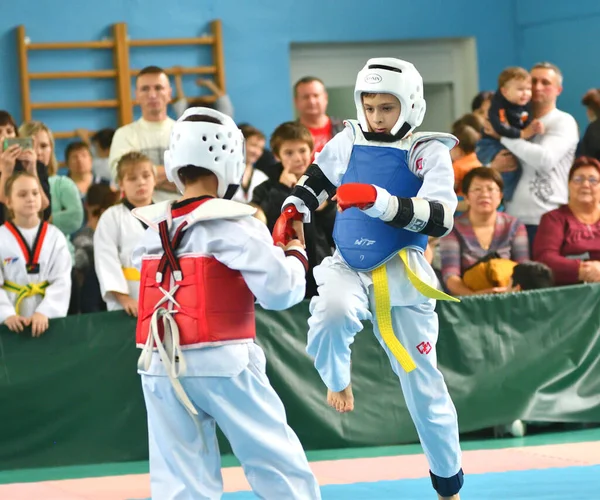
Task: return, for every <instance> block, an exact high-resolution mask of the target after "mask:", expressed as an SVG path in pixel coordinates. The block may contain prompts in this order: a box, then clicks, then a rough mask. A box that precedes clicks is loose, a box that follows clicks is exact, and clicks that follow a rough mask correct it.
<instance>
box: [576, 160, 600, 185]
mask: <svg viewBox="0 0 600 500" xmlns="http://www.w3.org/2000/svg"><path fill="white" fill-rule="evenodd" d="M583 167H592V168H595V169H596V170H597V171H598V173H599V174H600V161H598V160H596V158H592V157H591V156H580V157H579V158H575V161H574V162H573V165H572V166H571V170H569V181H571V179H572V178H573V176H574V175H575V172H576V171H577V170H579V169H580V168H583Z"/></svg>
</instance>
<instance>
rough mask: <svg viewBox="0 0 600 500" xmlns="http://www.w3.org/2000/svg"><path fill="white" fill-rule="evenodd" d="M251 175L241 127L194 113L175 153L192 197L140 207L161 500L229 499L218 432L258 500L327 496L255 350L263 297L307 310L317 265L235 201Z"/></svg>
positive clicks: (143, 334) (266, 302)
mask: <svg viewBox="0 0 600 500" xmlns="http://www.w3.org/2000/svg"><path fill="white" fill-rule="evenodd" d="M244 168H245V158H244V138H243V136H242V133H241V132H240V131H239V130H238V128H237V126H236V125H235V123H234V122H233V120H232V119H231V118H229V117H227V116H226V115H224V114H222V113H219V112H218V111H213V110H210V109H207V108H192V109H189V110H187V111H186V112H185V113H184V114H183V115H182V116H181V118H179V120H178V121H177V122H176V123H175V125H174V126H173V131H172V135H171V140H170V145H169V149H168V151H167V152H166V153H165V170H166V173H167V176H168V178H169V180H170V181H172V182H174V183H175V184H176V186H177V187H178V189H179V190H180V191H181V193H182V194H183V197H182V198H181V199H180V200H179V201H177V202H175V203H173V202H171V201H166V202H163V203H159V204H155V205H150V206H147V207H143V208H137V209H135V210H134V211H133V213H134V215H135V216H136V217H137V218H139V219H140V220H141V221H143V222H144V223H145V224H147V225H148V226H149V227H148V230H147V231H146V233H145V235H144V237H143V240H142V241H141V243H140V244H139V245H138V246H137V248H136V249H135V250H134V256H133V262H134V265H136V267H138V269H141V273H140V274H141V279H140V292H139V307H138V324H137V332H136V343H137V345H138V347H141V348H142V349H143V351H142V355H141V356H140V360H139V366H138V368H139V372H140V374H141V376H142V388H143V392H144V398H145V401H146V408H147V411H148V433H149V445H150V478H151V488H152V498H154V499H157V500H171V499H173V500H174V499H177V500H183V499H190V500H191V499H194V500H196V499H216V498H221V495H222V493H223V481H222V477H221V470H220V469H221V468H220V462H221V461H220V454H219V448H218V444H217V437H216V433H215V425H218V426H219V427H220V428H221V430H222V431H223V433H224V434H225V436H226V437H227V438H228V440H229V442H230V444H231V447H232V449H233V452H234V454H235V455H236V456H237V458H238V459H239V460H240V462H241V464H242V467H243V468H244V472H245V473H246V477H247V479H248V482H249V483H250V485H251V486H252V489H253V490H254V492H255V493H256V494H257V495H258V496H259V497H260V498H286V499H298V500H300V499H302V500H305V499H309V500H312V499H320V493H319V486H318V484H317V481H316V479H315V477H314V475H313V473H312V472H311V470H310V467H309V465H308V461H307V459H306V455H305V454H304V451H303V449H302V446H301V444H300V442H299V440H298V438H297V437H296V435H295V434H294V432H293V431H292V429H291V428H290V427H289V426H288V425H287V422H286V415H285V410H284V407H283V404H282V403H281V400H280V399H279V397H278V396H277V394H276V393H275V391H274V390H273V388H272V387H271V385H270V383H269V380H268V379H267V377H266V375H265V355H264V353H263V351H262V350H261V348H260V347H259V346H258V345H257V344H256V343H255V342H254V339H255V320H254V297H256V301H257V302H258V303H259V304H260V305H261V306H262V307H263V308H266V309H276V310H281V309H286V308H288V307H290V306H293V305H295V304H297V303H298V302H300V301H301V300H302V299H303V297H304V288H305V274H306V269H307V266H308V261H307V257H306V253H305V251H304V248H303V246H302V244H301V243H300V242H299V241H291V242H289V243H288V244H287V245H285V246H283V245H282V246H281V247H279V246H275V245H274V244H273V239H272V237H271V235H270V234H269V231H268V230H267V228H266V226H265V225H264V224H262V223H261V222H260V221H258V220H257V219H255V218H254V217H252V215H253V214H254V212H255V209H254V208H253V207H251V206H249V205H246V204H242V203H237V202H234V201H231V200H230V198H231V196H232V195H233V194H234V193H235V190H236V189H237V187H238V184H239V181H240V180H241V178H242V174H243V172H244Z"/></svg>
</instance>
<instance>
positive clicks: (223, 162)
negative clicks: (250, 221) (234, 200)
mask: <svg viewBox="0 0 600 500" xmlns="http://www.w3.org/2000/svg"><path fill="white" fill-rule="evenodd" d="M193 115H205V116H210V117H212V118H216V119H217V120H219V121H220V122H221V123H222V125H219V124H217V123H210V122H191V121H185V119H186V118H188V117H190V116H193ZM188 165H193V166H195V167H202V168H205V169H207V170H210V171H211V172H213V173H214V174H215V175H216V176H217V179H218V181H219V185H218V190H217V195H218V196H219V198H223V197H225V195H226V194H227V195H228V197H231V196H233V194H234V193H235V191H233V188H234V186H237V185H239V184H240V182H241V180H242V176H243V175H244V169H245V168H246V155H245V147H244V136H243V135H242V132H241V131H240V129H238V127H237V125H236V124H235V122H234V121H233V120H232V119H231V118H230V117H229V116H227V115H224V114H223V113H220V112H218V111H215V110H214V109H210V108H190V109H187V110H186V111H185V113H183V115H181V117H180V118H179V119H178V120H177V121H176V122H175V124H174V125H173V129H172V131H171V140H170V142H169V149H168V150H167V151H165V173H166V174H167V179H169V180H170V181H171V182H174V183H175V185H176V186H177V189H179V191H181V192H182V193H183V190H184V185H183V182H181V179H180V178H179V175H178V174H177V172H178V171H179V169H180V168H182V167H186V166H188ZM232 191H233V192H232Z"/></svg>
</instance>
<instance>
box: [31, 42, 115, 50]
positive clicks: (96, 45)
mask: <svg viewBox="0 0 600 500" xmlns="http://www.w3.org/2000/svg"><path fill="white" fill-rule="evenodd" d="M114 46H115V43H114V42H113V41H112V40H98V41H95V42H39V43H29V44H27V49H28V50H70V49H112V48H113V47H114Z"/></svg>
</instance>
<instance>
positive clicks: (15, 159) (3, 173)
mask: <svg viewBox="0 0 600 500" xmlns="http://www.w3.org/2000/svg"><path fill="white" fill-rule="evenodd" d="M14 137H19V130H18V129H17V124H16V122H15V120H14V119H13V117H12V116H11V115H10V113H8V112H7V111H3V110H0V224H3V223H4V221H5V220H6V217H7V214H6V207H5V204H6V196H5V191H4V186H5V185H6V182H7V181H8V179H9V178H10V176H11V175H12V174H13V173H14V172H24V171H26V172H29V173H30V174H32V175H35V176H36V177H37V178H38V179H39V181H40V185H41V186H42V193H41V196H42V209H43V210H44V220H49V219H50V216H51V212H50V197H51V196H50V183H49V182H48V170H47V169H46V166H45V165H44V164H43V163H42V162H41V161H39V159H38V158H37V153H36V147H35V139H34V140H33V142H34V144H33V149H21V147H20V146H19V145H17V144H13V145H12V146H9V147H8V148H7V149H6V150H5V149H4V140H5V139H11V138H14ZM25 137H28V136H25Z"/></svg>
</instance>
